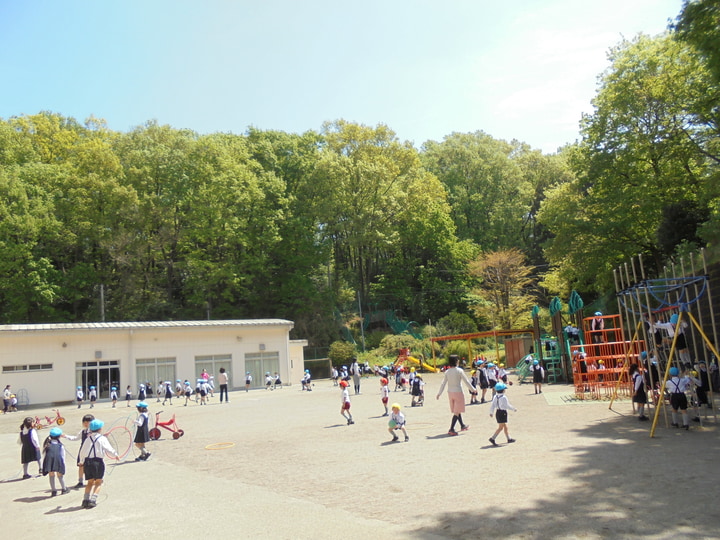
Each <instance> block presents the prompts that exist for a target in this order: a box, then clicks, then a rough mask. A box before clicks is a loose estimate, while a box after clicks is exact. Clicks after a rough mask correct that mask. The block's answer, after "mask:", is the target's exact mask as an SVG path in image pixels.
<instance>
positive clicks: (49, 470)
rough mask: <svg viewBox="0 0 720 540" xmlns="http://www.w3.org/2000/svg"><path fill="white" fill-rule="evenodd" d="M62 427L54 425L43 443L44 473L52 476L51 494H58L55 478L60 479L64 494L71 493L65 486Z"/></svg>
mask: <svg viewBox="0 0 720 540" xmlns="http://www.w3.org/2000/svg"><path fill="white" fill-rule="evenodd" d="M61 436H62V429H60V428H58V427H54V428H52V429H51V430H50V436H49V437H48V438H47V439H45V442H44V443H43V453H44V454H45V459H43V468H42V472H43V475H49V476H50V495H51V496H52V497H54V496H55V495H57V490H56V489H55V478H56V477H57V479H58V480H60V490H61V493H62V494H63V495H65V494H66V493H70V490H69V489H68V488H67V487H66V486H65V447H64V446H63V445H62V443H61V442H60V437H61Z"/></svg>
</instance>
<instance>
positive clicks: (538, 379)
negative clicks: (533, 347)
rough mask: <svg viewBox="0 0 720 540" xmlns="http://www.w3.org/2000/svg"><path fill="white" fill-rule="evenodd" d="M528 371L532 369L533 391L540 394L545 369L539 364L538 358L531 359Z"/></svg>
mask: <svg viewBox="0 0 720 540" xmlns="http://www.w3.org/2000/svg"><path fill="white" fill-rule="evenodd" d="M530 371H532V379H533V386H534V387H535V393H536V394H542V383H543V381H544V380H545V370H544V369H543V367H542V366H541V365H540V362H539V361H538V360H533V363H532V366H530Z"/></svg>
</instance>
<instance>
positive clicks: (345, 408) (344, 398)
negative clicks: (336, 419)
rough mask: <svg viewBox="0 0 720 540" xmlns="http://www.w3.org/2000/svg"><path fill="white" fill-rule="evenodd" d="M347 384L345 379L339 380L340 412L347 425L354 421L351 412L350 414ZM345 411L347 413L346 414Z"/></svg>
mask: <svg viewBox="0 0 720 540" xmlns="http://www.w3.org/2000/svg"><path fill="white" fill-rule="evenodd" d="M348 386H349V384H348V382H347V381H340V388H341V389H342V394H341V395H340V403H341V405H340V414H342V417H343V418H345V420H347V424H348V426H349V425H351V424H354V423H355V422H353V419H352V414H350V392H348ZM345 413H347V415H346V414H345Z"/></svg>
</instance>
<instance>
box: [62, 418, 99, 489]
mask: <svg viewBox="0 0 720 540" xmlns="http://www.w3.org/2000/svg"><path fill="white" fill-rule="evenodd" d="M93 420H95V417H94V416H93V415H92V414H86V415H85V416H83V417H82V429H81V430H80V432H79V433H78V434H77V435H63V437H65V438H66V439H67V440H68V441H77V440H78V439H80V447H81V448H82V445H83V443H84V442H85V439H87V436H88V435H89V434H90V422H92V421H93ZM77 466H78V483H77V484H75V487H76V488H81V487H84V486H85V484H84V483H83V479H84V478H85V475H84V474H83V473H84V471H83V464H82V461H80V457H79V456H78V459H77Z"/></svg>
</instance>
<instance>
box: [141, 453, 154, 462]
mask: <svg viewBox="0 0 720 540" xmlns="http://www.w3.org/2000/svg"><path fill="white" fill-rule="evenodd" d="M151 455H152V454H151V453H150V452H147V453H146V454H145V455H144V456H142V459H143V461H147V460H148V458H149V457H150V456H151Z"/></svg>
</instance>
